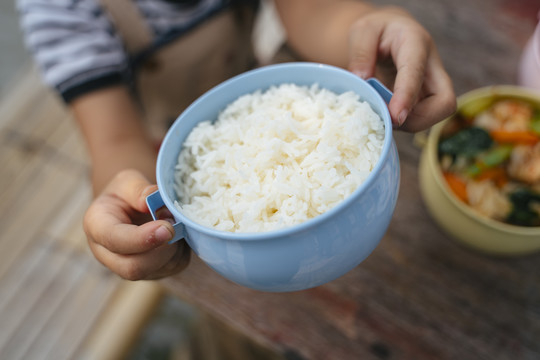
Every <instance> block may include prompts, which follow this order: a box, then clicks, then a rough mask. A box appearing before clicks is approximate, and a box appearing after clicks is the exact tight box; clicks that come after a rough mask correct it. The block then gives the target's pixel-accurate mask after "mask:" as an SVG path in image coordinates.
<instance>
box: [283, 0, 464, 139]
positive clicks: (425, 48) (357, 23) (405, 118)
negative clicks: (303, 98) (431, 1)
mask: <svg viewBox="0 0 540 360" xmlns="http://www.w3.org/2000/svg"><path fill="white" fill-rule="evenodd" d="M275 2H276V8H277V10H278V13H279V14H280V17H281V20H282V22H283V24H284V27H285V30H286V31H287V35H288V42H289V44H290V45H291V47H292V48H293V49H295V50H296V51H297V52H298V53H299V54H300V55H301V56H302V57H304V58H305V59H307V60H310V61H318V62H324V63H329V64H333V65H336V66H340V67H344V68H348V69H349V70H350V71H352V72H353V73H355V74H357V75H359V76H361V77H362V78H369V77H372V76H377V77H381V76H382V74H381V73H378V72H377V67H376V65H377V64H378V63H379V64H380V63H383V62H384V63H386V62H388V60H391V62H392V63H393V66H394V67H395V72H396V73H395V75H393V76H392V77H393V78H392V79H391V81H390V82H388V81H387V82H386V83H387V85H391V83H393V86H390V87H391V88H392V89H393V92H394V96H393V97H392V100H391V101H390V104H389V110H390V114H391V116H392V120H393V123H394V126H395V127H396V128H397V127H399V128H400V129H403V130H406V131H420V130H423V129H426V128H428V127H430V126H431V125H433V124H435V123H437V122H438V121H440V120H443V119H444V118H446V117H447V116H449V115H450V114H451V113H453V112H454V111H455V108H456V99H455V95H454V90H453V86H452V82H451V80H450V78H449V76H448V74H447V73H446V71H445V70H444V67H443V64H442V62H441V59H440V58H439V54H438V52H437V49H436V47H435V44H434V42H433V40H432V38H431V36H430V35H429V33H428V32H427V31H426V30H425V29H424V28H423V27H422V26H421V25H420V24H419V23H418V22H416V21H415V20H414V19H413V18H412V17H411V16H410V15H409V14H408V13H407V12H405V11H404V10H402V9H399V8H396V7H380V8H378V7H374V6H371V5H368V4H366V3H364V2H362V1H354V0H275ZM383 80H384V79H383Z"/></svg>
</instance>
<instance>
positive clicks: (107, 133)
mask: <svg viewBox="0 0 540 360" xmlns="http://www.w3.org/2000/svg"><path fill="white" fill-rule="evenodd" d="M71 108H72V110H73V113H74V115H75V118H76V120H77V122H78V124H79V127H80V129H81V131H82V133H83V136H84V139H85V142H86V144H87V147H88V152H89V155H90V161H91V163H92V185H93V188H94V194H95V195H98V194H99V193H101V192H102V191H103V189H104V188H105V186H106V184H107V183H109V182H110V181H111V180H112V179H113V177H114V176H115V175H116V174H117V173H118V172H120V171H121V170H125V169H136V170H138V171H139V172H141V174H143V175H144V176H146V177H147V178H148V179H149V180H151V181H154V180H155V179H154V177H155V168H156V156H157V152H156V150H155V149H154V146H153V144H152V142H151V139H149V137H148V135H147V134H146V132H145V129H144V128H143V124H142V119H141V116H140V113H139V111H138V109H137V107H136V105H135V104H134V103H133V100H132V99H131V96H130V95H129V93H128V91H127V89H125V88H124V87H123V86H115V87H111V88H106V89H102V90H99V91H94V92H91V93H89V94H87V95H84V96H82V97H80V98H77V99H76V100H74V101H73V102H72V103H71Z"/></svg>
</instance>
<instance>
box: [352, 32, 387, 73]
mask: <svg viewBox="0 0 540 360" xmlns="http://www.w3.org/2000/svg"><path fill="white" fill-rule="evenodd" d="M382 32H383V27H382V26H381V25H379V23H378V22H377V23H371V22H369V21H362V22H357V23H355V24H354V25H353V26H352V27H351V31H350V35H349V36H350V37H349V70H350V71H351V72H352V73H354V74H356V75H358V76H360V77H361V78H362V79H367V78H369V77H371V76H373V75H374V73H375V64H376V63H377V54H378V48H379V42H380V38H381V35H382Z"/></svg>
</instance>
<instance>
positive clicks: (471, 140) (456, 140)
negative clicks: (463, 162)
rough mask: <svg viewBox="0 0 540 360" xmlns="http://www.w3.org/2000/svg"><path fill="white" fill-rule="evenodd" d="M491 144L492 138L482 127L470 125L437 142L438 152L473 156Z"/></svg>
mask: <svg viewBox="0 0 540 360" xmlns="http://www.w3.org/2000/svg"><path fill="white" fill-rule="evenodd" d="M492 144H493V139H491V136H489V133H488V132H487V131H485V130H484V129H481V128H478V127H470V128H467V129H463V130H461V131H460V132H458V133H456V134H454V135H452V136H450V137H449V138H447V139H444V140H442V141H441V142H440V143H439V152H440V153H443V154H448V155H452V156H459V155H461V156H466V157H473V156H475V155H476V154H478V153H480V152H482V151H484V150H487V149H489V148H490V147H491V145H492Z"/></svg>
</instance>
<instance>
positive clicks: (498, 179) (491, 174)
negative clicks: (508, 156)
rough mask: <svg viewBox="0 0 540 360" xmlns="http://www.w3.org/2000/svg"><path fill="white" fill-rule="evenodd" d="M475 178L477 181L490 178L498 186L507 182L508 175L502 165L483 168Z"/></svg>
mask: <svg viewBox="0 0 540 360" xmlns="http://www.w3.org/2000/svg"><path fill="white" fill-rule="evenodd" d="M475 179H476V180H479V181H483V180H492V181H493V182H494V183H495V185H497V187H499V188H501V187H503V186H504V185H505V184H506V183H507V182H508V176H507V175H506V171H505V170H504V168H502V167H495V168H491V169H485V170H484V171H482V172H481V173H480V174H479V175H478V176H477V177H476V178H475Z"/></svg>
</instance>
